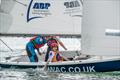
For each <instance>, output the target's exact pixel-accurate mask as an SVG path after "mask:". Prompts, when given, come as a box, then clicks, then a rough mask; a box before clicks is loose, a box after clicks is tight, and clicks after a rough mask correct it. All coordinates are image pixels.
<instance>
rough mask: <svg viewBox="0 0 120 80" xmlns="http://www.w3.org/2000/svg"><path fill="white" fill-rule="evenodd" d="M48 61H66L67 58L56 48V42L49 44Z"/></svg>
mask: <svg viewBox="0 0 120 80" xmlns="http://www.w3.org/2000/svg"><path fill="white" fill-rule="evenodd" d="M48 57H49V58H48V60H47V63H48V62H59V61H64V60H65V61H67V60H68V59H67V58H65V57H64V56H62V54H61V53H60V52H59V50H58V44H57V43H52V44H51V51H50V52H49V56H48Z"/></svg>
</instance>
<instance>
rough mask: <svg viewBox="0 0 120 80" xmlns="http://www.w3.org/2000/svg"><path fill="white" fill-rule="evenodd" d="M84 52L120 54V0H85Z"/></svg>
mask: <svg viewBox="0 0 120 80" xmlns="http://www.w3.org/2000/svg"><path fill="white" fill-rule="evenodd" d="M83 15H84V16H83V21H82V22H83V24H82V33H81V34H82V44H81V45H82V47H81V48H82V53H83V54H89V55H101V56H104V55H105V56H106V55H107V56H113V55H114V56H120V0H84V5H83Z"/></svg>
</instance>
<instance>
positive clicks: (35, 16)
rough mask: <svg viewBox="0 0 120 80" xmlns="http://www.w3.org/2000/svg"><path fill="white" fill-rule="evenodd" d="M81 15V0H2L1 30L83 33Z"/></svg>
mask: <svg viewBox="0 0 120 80" xmlns="http://www.w3.org/2000/svg"><path fill="white" fill-rule="evenodd" d="M6 5H7V6H6ZM66 11H68V12H67V13H66ZM80 15H82V4H81V1H80V0H1V5H0V17H1V18H0V33H1V34H62V35H63V34H65V35H66V34H68V35H71V34H74V35H80V34H81V32H80V30H81V19H82V17H78V16H80ZM73 16H77V17H73Z"/></svg>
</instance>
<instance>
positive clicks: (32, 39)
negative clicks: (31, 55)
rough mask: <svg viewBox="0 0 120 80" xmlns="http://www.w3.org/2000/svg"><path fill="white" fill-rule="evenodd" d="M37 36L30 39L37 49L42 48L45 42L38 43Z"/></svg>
mask: <svg viewBox="0 0 120 80" xmlns="http://www.w3.org/2000/svg"><path fill="white" fill-rule="evenodd" d="M35 38H37V36H35V37H33V38H31V39H30V41H31V42H32V43H33V45H34V48H35V49H39V48H41V47H42V46H44V43H42V44H37V43H36V42H35Z"/></svg>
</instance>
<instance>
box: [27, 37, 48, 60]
mask: <svg viewBox="0 0 120 80" xmlns="http://www.w3.org/2000/svg"><path fill="white" fill-rule="evenodd" d="M49 38H50V36H47V37H43V36H40V35H39V36H35V37H33V38H32V39H30V41H29V42H28V43H27V45H26V51H27V54H28V57H29V59H30V62H38V57H37V54H36V52H35V50H37V52H38V54H39V55H41V52H40V51H39V48H41V47H43V46H44V45H45V44H46V43H47V40H48V39H49Z"/></svg>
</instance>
